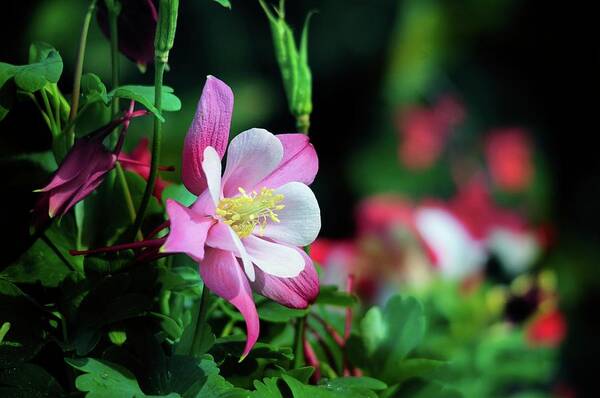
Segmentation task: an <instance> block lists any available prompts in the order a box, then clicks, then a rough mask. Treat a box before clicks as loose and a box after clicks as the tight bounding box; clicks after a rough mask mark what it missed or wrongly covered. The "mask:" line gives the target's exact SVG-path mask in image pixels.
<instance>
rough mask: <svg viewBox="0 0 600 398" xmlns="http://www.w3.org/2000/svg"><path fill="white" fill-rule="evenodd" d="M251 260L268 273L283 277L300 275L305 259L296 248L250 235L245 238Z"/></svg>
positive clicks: (244, 241) (245, 245)
mask: <svg viewBox="0 0 600 398" xmlns="http://www.w3.org/2000/svg"><path fill="white" fill-rule="evenodd" d="M243 243H244V247H245V248H246V251H247V252H248V255H249V256H250V260H252V262H253V263H254V264H255V265H256V266H257V267H258V268H260V269H261V270H263V271H264V272H266V273H267V274H271V275H274V276H279V277H282V278H293V277H295V276H298V275H299V274H300V272H302V270H303V269H304V259H303V258H302V255H301V254H300V253H298V252H297V251H296V249H294V248H291V247H288V246H285V245H281V244H279V243H273V242H269V241H266V240H264V239H261V238H258V237H256V236H254V235H250V236H248V237H247V238H244V240H243Z"/></svg>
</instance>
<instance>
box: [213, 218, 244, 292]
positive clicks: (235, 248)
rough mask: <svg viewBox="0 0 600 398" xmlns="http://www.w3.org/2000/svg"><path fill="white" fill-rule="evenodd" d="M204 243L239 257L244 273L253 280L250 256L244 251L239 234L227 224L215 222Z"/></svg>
mask: <svg viewBox="0 0 600 398" xmlns="http://www.w3.org/2000/svg"><path fill="white" fill-rule="evenodd" d="M206 244H207V245H208V246H210V247H214V248H216V249H221V250H225V251H229V252H232V253H233V254H234V255H235V256H236V257H238V258H241V259H242V264H244V271H245V272H246V275H248V278H249V279H250V280H251V281H253V280H254V278H255V275H254V266H253V265H252V262H251V260H250V256H248V252H246V249H245V248H244V245H243V244H242V241H241V240H240V238H239V236H237V234H236V233H235V231H234V230H233V229H231V227H230V226H229V225H227V224H225V223H223V222H217V223H216V224H215V225H213V227H212V228H211V229H210V231H209V232H208V237H207V238H206Z"/></svg>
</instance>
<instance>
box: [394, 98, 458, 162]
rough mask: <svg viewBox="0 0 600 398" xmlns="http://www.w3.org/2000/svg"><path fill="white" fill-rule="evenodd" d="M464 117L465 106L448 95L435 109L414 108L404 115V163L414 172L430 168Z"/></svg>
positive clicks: (401, 131) (401, 129)
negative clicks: (453, 129)
mask: <svg viewBox="0 0 600 398" xmlns="http://www.w3.org/2000/svg"><path fill="white" fill-rule="evenodd" d="M464 117H465V110H464V107H463V105H462V104H461V103H460V102H458V100H456V99H455V98H454V97H452V96H449V95H448V96H443V97H441V98H440V99H438V101H437V103H436V104H435V105H434V106H433V107H423V106H413V107H409V108H408V109H406V110H404V111H403V112H401V115H400V116H399V118H398V122H397V126H398V130H399V134H400V135H401V137H400V138H401V144H400V146H399V148H398V156H399V158H400V161H401V162H402V164H404V166H406V167H408V168H409V169H413V170H423V169H427V168H429V167H431V166H432V165H433V164H434V163H435V161H436V160H437V159H438V157H439V156H440V154H441V153H442V151H443V149H444V146H445V144H446V141H447V138H448V136H449V134H450V132H451V131H452V128H454V127H455V126H456V125H458V124H459V123H460V122H462V120H463V119H464Z"/></svg>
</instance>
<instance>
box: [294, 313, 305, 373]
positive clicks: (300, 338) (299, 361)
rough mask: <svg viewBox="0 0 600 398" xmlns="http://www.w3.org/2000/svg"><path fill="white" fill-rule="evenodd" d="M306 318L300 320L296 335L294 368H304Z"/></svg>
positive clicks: (297, 323)
mask: <svg viewBox="0 0 600 398" xmlns="http://www.w3.org/2000/svg"><path fill="white" fill-rule="evenodd" d="M305 328H306V317H302V318H298V321H297V322H296V331H295V335H294V368H300V367H302V366H304V330H305Z"/></svg>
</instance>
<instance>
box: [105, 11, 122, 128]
mask: <svg viewBox="0 0 600 398" xmlns="http://www.w3.org/2000/svg"><path fill="white" fill-rule="evenodd" d="M107 8H108V27H109V30H110V55H111V57H110V59H111V68H112V76H111V77H112V88H113V90H114V89H115V88H117V87H119V32H118V28H117V19H118V17H119V13H118V12H117V10H116V2H115V4H113V6H112V7H107ZM117 113H119V98H117V97H116V96H115V97H114V98H113V100H112V116H113V118H114V117H116V116H117Z"/></svg>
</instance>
